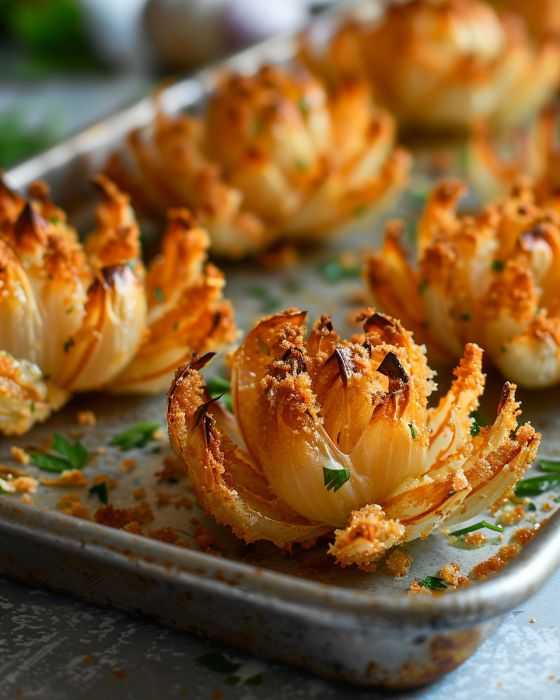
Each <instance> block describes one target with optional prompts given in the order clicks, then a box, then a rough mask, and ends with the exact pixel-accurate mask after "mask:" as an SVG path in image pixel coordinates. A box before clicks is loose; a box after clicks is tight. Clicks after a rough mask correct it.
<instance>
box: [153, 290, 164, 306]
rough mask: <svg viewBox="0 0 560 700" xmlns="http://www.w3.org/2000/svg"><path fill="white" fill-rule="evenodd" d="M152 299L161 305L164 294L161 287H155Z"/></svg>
mask: <svg viewBox="0 0 560 700" xmlns="http://www.w3.org/2000/svg"><path fill="white" fill-rule="evenodd" d="M154 299H155V300H156V301H157V302H159V303H160V304H163V302H164V301H165V294H164V292H163V289H162V288H161V287H156V288H155V289H154Z"/></svg>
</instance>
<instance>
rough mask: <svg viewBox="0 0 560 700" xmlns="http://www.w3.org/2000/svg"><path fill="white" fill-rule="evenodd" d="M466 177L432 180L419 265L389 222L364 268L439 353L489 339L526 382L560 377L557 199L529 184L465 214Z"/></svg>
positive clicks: (502, 365) (385, 302) (388, 304)
mask: <svg viewBox="0 0 560 700" xmlns="http://www.w3.org/2000/svg"><path fill="white" fill-rule="evenodd" d="M464 189H465V188H464V186H463V185H462V184H461V183H460V182H457V181H449V182H444V183H442V184H440V185H439V186H438V187H436V188H435V190H434V191H433V193H432V194H431V196H430V197H429V199H428V202H427V204H426V208H425V210H424V213H423V215H422V217H421V220H420V223H419V226H418V231H417V247H418V263H417V266H416V267H413V266H412V265H411V263H410V262H409V261H408V259H407V251H406V250H405V248H404V246H403V244H402V242H401V234H402V226H401V225H400V223H399V222H393V223H391V224H390V225H389V226H388V228H387V233H386V238H385V243H384V245H383V247H382V249H381V250H380V251H379V252H378V253H376V254H374V255H373V256H372V257H371V258H370V259H369V261H368V265H367V271H366V276H367V279H368V281H369V286H370V288H371V290H372V292H373V295H374V298H375V300H376V303H377V304H379V306H380V307H381V308H383V309H384V310H385V311H387V312H388V313H391V314H399V316H400V317H401V318H402V319H403V322H404V323H406V324H407V325H408V327H410V328H411V329H413V331H414V332H415V334H416V335H417V338H418V339H419V340H421V341H422V342H425V343H426V344H427V345H428V347H429V349H430V351H432V352H433V354H434V356H438V355H439V356H440V357H442V358H447V359H451V358H455V357H458V356H460V354H461V351H462V347H463V345H464V343H465V342H468V341H473V342H477V343H479V344H480V345H481V346H482V347H483V348H485V349H486V350H487V352H488V354H489V356H490V358H491V360H492V362H493V363H494V364H495V365H496V366H497V367H498V368H499V369H500V370H501V371H502V372H503V374H504V375H505V376H506V377H507V378H508V379H511V380H513V381H515V382H517V383H518V384H521V385H523V386H526V387H529V388H536V389H538V388H543V387H548V386H553V385H555V384H558V383H560V198H559V196H558V195H556V198H555V199H551V200H549V201H548V203H546V204H539V203H538V202H537V200H536V197H535V192H534V190H533V189H532V188H531V187H530V186H529V185H523V184H519V185H517V186H515V187H514V188H513V189H512V191H511V194H510V196H509V197H507V198H505V199H504V200H502V201H498V202H497V203H495V204H492V205H490V206H488V207H486V208H485V209H483V210H482V211H481V212H479V213H478V214H476V215H464V216H463V215H458V214H457V211H456V208H457V204H458V201H459V199H460V197H461V195H462V194H463V192H464Z"/></svg>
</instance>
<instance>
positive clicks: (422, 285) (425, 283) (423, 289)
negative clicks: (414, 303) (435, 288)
mask: <svg viewBox="0 0 560 700" xmlns="http://www.w3.org/2000/svg"><path fill="white" fill-rule="evenodd" d="M429 286H430V283H429V282H428V280H426V279H423V280H421V281H420V284H419V285H418V293H419V294H425V292H426V290H427V289H428V287H429Z"/></svg>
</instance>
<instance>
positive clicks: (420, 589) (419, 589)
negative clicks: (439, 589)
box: [408, 579, 431, 593]
mask: <svg viewBox="0 0 560 700" xmlns="http://www.w3.org/2000/svg"><path fill="white" fill-rule="evenodd" d="M408 592H409V593H431V591H430V589H429V588H426V587H425V586H422V585H420V582H419V581H418V580H417V579H414V581H413V582H412V583H411V584H410V586H409V587H408Z"/></svg>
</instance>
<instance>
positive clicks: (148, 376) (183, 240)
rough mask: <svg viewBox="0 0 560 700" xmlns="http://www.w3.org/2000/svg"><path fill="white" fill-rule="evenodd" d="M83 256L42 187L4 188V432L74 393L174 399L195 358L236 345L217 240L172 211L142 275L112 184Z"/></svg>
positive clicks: (0, 395)
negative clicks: (23, 192)
mask: <svg viewBox="0 0 560 700" xmlns="http://www.w3.org/2000/svg"><path fill="white" fill-rule="evenodd" d="M96 185H97V188H98V190H99V192H100V194H101V203H100V205H99V207H98V209H97V226H96V229H95V231H94V232H93V233H92V234H91V235H90V236H89V237H88V238H87V240H86V241H85V243H84V244H83V245H82V244H81V243H80V242H79V240H78V236H77V233H76V232H75V230H74V229H73V228H71V227H70V226H69V224H68V223H67V222H66V217H65V214H64V212H63V211H62V210H61V209H59V208H58V207H57V206H55V205H54V204H53V203H52V202H51V201H50V199H49V196H48V191H47V189H46V187H45V186H44V185H42V184H41V183H35V184H34V185H32V187H31V188H30V197H29V199H27V200H26V199H24V198H23V197H21V196H20V195H18V194H16V193H15V192H12V191H11V190H10V189H9V188H8V187H6V186H5V185H1V186H0V432H2V433H5V434H19V433H24V432H26V431H27V430H28V429H29V428H30V427H31V426H32V425H33V424H34V423H35V422H36V421H40V420H44V419H45V418H46V417H47V416H48V415H49V414H50V413H51V411H53V410H55V409H57V408H59V407H60V406H61V405H62V404H63V403H64V402H65V401H66V400H67V399H68V398H69V397H70V395H71V394H72V393H74V392H78V391H90V390H96V389H108V390H110V391H114V392H123V393H131V392H148V393H150V392H158V391H159V392H162V391H165V390H166V389H167V388H168V386H169V382H170V380H171V378H172V376H173V372H174V371H175V369H176V368H177V366H178V365H180V364H181V363H182V362H184V361H185V359H186V358H187V357H190V355H191V353H192V352H193V351H197V352H204V351H206V350H208V349H209V348H216V347H220V346H221V345H222V344H223V343H225V342H227V341H230V340H232V339H233V337H234V332H235V329H234V322H233V314H232V309H231V307H230V305H229V302H227V301H224V300H222V298H221V297H222V289H223V286H224V279H223V276H222V274H221V273H220V272H219V271H218V270H217V269H216V268H214V267H213V266H211V265H208V266H205V259H206V250H207V247H208V237H207V235H206V233H205V232H204V231H203V230H201V229H199V228H197V227H196V226H194V224H193V222H192V220H191V218H190V216H189V214H188V213H187V212H186V211H184V210H180V209H177V210H173V211H171V212H170V215H169V225H168V229H167V231H166V233H165V236H164V238H163V242H162V250H161V254H160V255H159V256H157V257H156V258H154V260H153V261H152V263H151V264H150V266H149V268H148V271H147V272H145V270H144V265H143V263H142V260H141V257H140V241H139V229H138V226H137V224H136V221H135V218H134V214H133V212H132V210H131V208H130V206H129V202H128V198H127V197H126V196H125V195H124V194H122V193H121V192H120V191H119V190H118V189H117V188H116V187H115V186H114V185H113V184H112V183H111V182H110V181H109V180H108V179H107V178H105V177H103V176H100V177H98V178H97V180H96Z"/></svg>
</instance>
